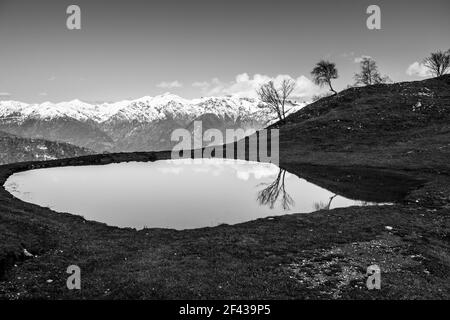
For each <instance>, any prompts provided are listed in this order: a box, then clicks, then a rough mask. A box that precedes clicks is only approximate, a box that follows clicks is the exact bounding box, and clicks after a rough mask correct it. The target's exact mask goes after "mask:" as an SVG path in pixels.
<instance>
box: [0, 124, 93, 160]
mask: <svg viewBox="0 0 450 320" xmlns="http://www.w3.org/2000/svg"><path fill="white" fill-rule="evenodd" d="M91 153H92V151H91V150H89V149H86V148H80V147H77V146H74V145H71V144H68V143H64V142H54V141H47V140H44V139H30V138H22V137H17V136H15V135H12V134H9V133H5V132H2V131H0V164H6V163H14V162H23V161H41V160H51V159H60V158H72V157H78V156H83V155H87V154H91Z"/></svg>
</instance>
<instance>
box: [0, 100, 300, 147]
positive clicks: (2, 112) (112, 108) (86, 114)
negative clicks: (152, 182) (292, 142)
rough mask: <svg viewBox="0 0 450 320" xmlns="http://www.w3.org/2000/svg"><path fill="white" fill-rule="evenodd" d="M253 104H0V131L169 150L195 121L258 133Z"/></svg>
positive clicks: (261, 117)
mask: <svg viewBox="0 0 450 320" xmlns="http://www.w3.org/2000/svg"><path fill="white" fill-rule="evenodd" d="M259 106H260V102H259V101H256V100H253V99H247V98H237V97H205V98H200V99H193V100H188V99H184V98H181V97H179V96H176V95H173V94H170V93H166V94H163V95H159V96H155V97H149V96H146V97H142V98H140V99H136V100H124V101H120V102H114V103H101V104H90V103H86V102H83V101H80V100H72V101H69V102H60V103H51V102H44V103H41V104H27V103H22V102H17V101H0V130H3V131H5V132H9V133H11V134H15V135H18V136H22V137H28V138H43V139H47V140H54V141H63V142H68V143H71V144H74V145H78V146H81V147H87V148H90V149H93V150H96V151H148V150H161V149H167V148H170V147H171V146H173V144H174V143H173V142H171V141H170V137H171V133H172V132H173V130H175V129H178V128H187V129H189V128H191V127H192V123H193V121H195V120H202V124H203V130H206V129H209V128H216V129H219V130H225V129H228V128H233V129H234V128H243V129H245V130H247V129H254V130H257V129H260V128H262V127H264V126H265V125H266V124H267V123H268V122H269V121H270V120H271V119H272V118H273V117H272V116H271V115H269V114H267V112H266V111H265V110H264V109H262V108H260V107H259ZM298 107H299V106H295V109H298Z"/></svg>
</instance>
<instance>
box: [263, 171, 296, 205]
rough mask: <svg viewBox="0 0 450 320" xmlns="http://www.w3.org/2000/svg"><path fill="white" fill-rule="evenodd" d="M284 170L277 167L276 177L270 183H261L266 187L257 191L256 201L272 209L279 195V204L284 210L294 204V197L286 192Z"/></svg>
mask: <svg viewBox="0 0 450 320" xmlns="http://www.w3.org/2000/svg"><path fill="white" fill-rule="evenodd" d="M285 175H286V170H284V169H279V172H278V175H277V177H276V179H275V180H274V181H273V182H272V183H261V184H259V185H266V186H267V187H266V188H264V189H263V190H261V191H259V192H258V202H259V204H260V205H265V206H269V207H270V209H273V208H274V206H275V203H276V202H277V199H278V197H280V196H281V199H280V201H281V206H282V208H283V209H284V210H289V209H290V208H291V206H293V205H294V204H295V202H294V199H292V197H291V196H290V195H289V194H288V193H287V192H286V186H285V183H284V178H285Z"/></svg>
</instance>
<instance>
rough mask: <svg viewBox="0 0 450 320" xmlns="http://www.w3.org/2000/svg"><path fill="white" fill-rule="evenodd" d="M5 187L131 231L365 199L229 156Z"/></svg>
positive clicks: (12, 182) (67, 174)
mask: <svg viewBox="0 0 450 320" xmlns="http://www.w3.org/2000/svg"><path fill="white" fill-rule="evenodd" d="M5 188H6V189H7V190H8V191H9V192H10V193H12V194H13V195H14V196H15V197H17V198H19V199H21V200H23V201H26V202H30V203H34V204H37V205H40V206H42V207H49V208H51V209H53V210H54V211H57V212H69V213H73V214H78V215H82V216H83V217H85V218H86V219H88V220H95V221H99V222H104V223H107V224H108V225H112V226H119V227H133V228H136V229H142V228H144V227H148V228H155V227H158V228H174V229H191V228H199V227H208V226H216V225H219V224H222V223H226V224H236V223H240V222H244V221H249V220H254V219H258V218H262V217H268V216H276V215H283V214H287V213H295V212H302V213H308V212H313V211H316V210H319V209H333V208H337V207H346V206H352V205H365V204H367V203H363V202H361V201H357V200H351V199H347V198H344V197H342V196H339V195H336V194H334V193H332V192H330V191H328V190H326V189H323V188H321V187H319V186H317V185H314V184H312V183H309V182H307V181H306V180H304V179H301V178H299V177H297V176H296V175H294V174H291V173H289V172H287V171H285V170H282V169H280V168H278V167H277V166H276V165H274V164H269V163H257V162H249V161H242V160H228V159H195V160H192V159H189V160H162V161H155V162H126V163H117V164H108V165H101V166H78V167H58V168H48V169H37V170H30V171H24V172H19V173H16V174H14V175H12V176H11V177H9V179H8V180H7V181H6V183H5Z"/></svg>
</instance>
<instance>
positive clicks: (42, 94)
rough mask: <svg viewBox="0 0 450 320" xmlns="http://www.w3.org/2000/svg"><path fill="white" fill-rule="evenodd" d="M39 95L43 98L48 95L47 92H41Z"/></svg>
mask: <svg viewBox="0 0 450 320" xmlns="http://www.w3.org/2000/svg"><path fill="white" fill-rule="evenodd" d="M39 95H40V96H41V97H46V96H47V95H48V94H47V92H40V93H39Z"/></svg>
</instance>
